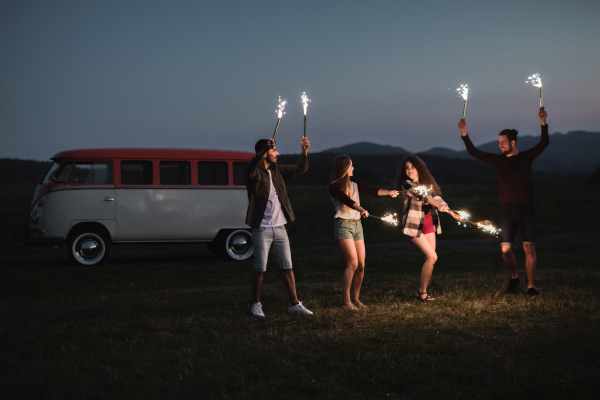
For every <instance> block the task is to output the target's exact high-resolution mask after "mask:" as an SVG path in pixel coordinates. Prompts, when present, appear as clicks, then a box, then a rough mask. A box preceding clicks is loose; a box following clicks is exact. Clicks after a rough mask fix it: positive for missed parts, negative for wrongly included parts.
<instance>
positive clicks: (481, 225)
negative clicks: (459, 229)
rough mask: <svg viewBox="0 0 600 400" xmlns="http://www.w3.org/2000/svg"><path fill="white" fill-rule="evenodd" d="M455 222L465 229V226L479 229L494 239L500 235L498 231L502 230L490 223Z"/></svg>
mask: <svg viewBox="0 0 600 400" xmlns="http://www.w3.org/2000/svg"><path fill="white" fill-rule="evenodd" d="M457 222H458V225H462V226H464V227H465V228H466V227H467V224H469V225H473V226H476V227H478V228H479V229H481V230H483V231H484V232H486V233H491V234H492V235H494V236H496V237H498V235H499V234H500V231H501V230H502V229H498V228H496V227H495V226H494V225H492V223H491V222H490V221H481V222H472V221H467V220H462V221H457Z"/></svg>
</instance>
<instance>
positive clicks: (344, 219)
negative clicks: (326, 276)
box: [329, 156, 398, 310]
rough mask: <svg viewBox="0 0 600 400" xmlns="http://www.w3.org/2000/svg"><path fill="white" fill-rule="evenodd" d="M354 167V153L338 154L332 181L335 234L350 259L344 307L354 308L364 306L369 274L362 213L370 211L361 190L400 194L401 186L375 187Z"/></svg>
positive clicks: (330, 192)
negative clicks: (356, 173)
mask: <svg viewBox="0 0 600 400" xmlns="http://www.w3.org/2000/svg"><path fill="white" fill-rule="evenodd" d="M353 171H354V167H353V166H352V160H350V157H348V156H338V157H336V159H335V161H334V162H333V173H332V174H331V184H330V185H329V195H330V196H331V201H332V202H333V206H334V208H335V216H334V228H333V230H334V236H335V240H336V241H337V243H338V245H339V246H340V249H341V250H342V255H343V256H344V259H345V260H346V269H345V270H344V275H343V276H342V296H343V302H344V305H343V307H344V308H347V309H350V310H356V309H357V306H358V307H363V306H364V304H362V303H361V302H360V300H359V299H358V295H359V293H360V287H361V285H362V281H363V277H364V274H365V240H364V236H363V229H362V224H361V223H360V217H361V216H362V217H364V218H366V217H368V216H369V212H368V211H367V210H365V209H364V208H362V207H361V206H360V198H359V195H358V194H359V193H365V194H369V195H371V196H374V197H380V196H392V197H396V196H398V191H397V190H385V189H375V188H372V187H369V186H367V185H365V184H363V183H362V182H361V181H359V180H358V179H356V178H354V177H353V176H352V175H353Z"/></svg>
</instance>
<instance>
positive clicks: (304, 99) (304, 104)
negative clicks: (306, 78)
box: [300, 92, 310, 137]
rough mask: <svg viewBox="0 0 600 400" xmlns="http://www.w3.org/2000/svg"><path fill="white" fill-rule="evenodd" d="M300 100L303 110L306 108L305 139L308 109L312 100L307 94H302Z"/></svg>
mask: <svg viewBox="0 0 600 400" xmlns="http://www.w3.org/2000/svg"><path fill="white" fill-rule="evenodd" d="M300 100H301V102H302V108H304V137H306V110H307V109H308V102H309V101H310V99H309V98H308V97H307V96H306V92H304V93H302V96H300Z"/></svg>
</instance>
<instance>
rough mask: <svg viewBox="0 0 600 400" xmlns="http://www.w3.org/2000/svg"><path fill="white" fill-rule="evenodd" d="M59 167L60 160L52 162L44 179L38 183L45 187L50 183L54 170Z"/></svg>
mask: <svg viewBox="0 0 600 400" xmlns="http://www.w3.org/2000/svg"><path fill="white" fill-rule="evenodd" d="M59 165H60V160H59V161H54V162H53V163H52V165H51V166H50V168H48V172H46V175H44V179H42V181H41V182H40V183H41V184H42V185H45V184H46V183H50V178H51V177H52V175H53V174H54V171H56V168H58V166H59Z"/></svg>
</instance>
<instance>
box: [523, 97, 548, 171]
mask: <svg viewBox="0 0 600 400" xmlns="http://www.w3.org/2000/svg"><path fill="white" fill-rule="evenodd" d="M547 116H548V113H547V112H546V111H545V110H544V107H540V111H539V113H538V117H539V119H540V123H541V124H542V136H541V137H540V141H539V142H538V144H536V145H535V146H533V147H532V148H531V149H529V150H526V151H525V152H524V153H527V154H528V155H529V156H530V157H531V160H534V159H536V158H537V157H539V156H540V154H542V152H543V151H544V150H546V147H548V145H549V144H550V136H549V135H548V124H547V123H546V117H547Z"/></svg>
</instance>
